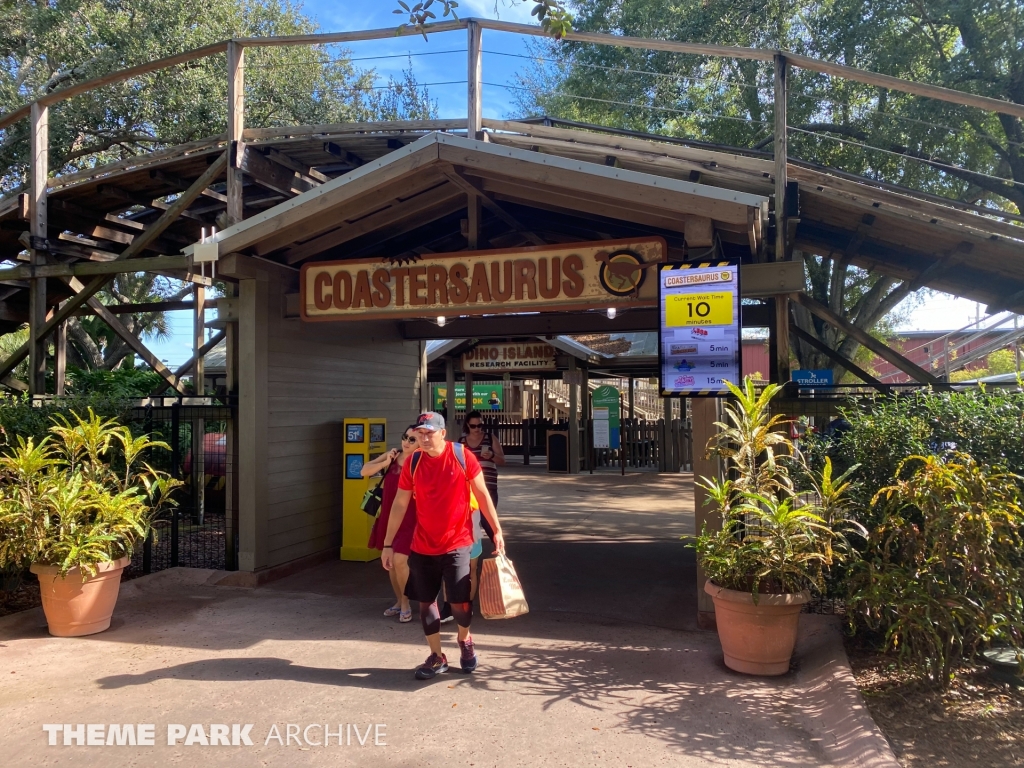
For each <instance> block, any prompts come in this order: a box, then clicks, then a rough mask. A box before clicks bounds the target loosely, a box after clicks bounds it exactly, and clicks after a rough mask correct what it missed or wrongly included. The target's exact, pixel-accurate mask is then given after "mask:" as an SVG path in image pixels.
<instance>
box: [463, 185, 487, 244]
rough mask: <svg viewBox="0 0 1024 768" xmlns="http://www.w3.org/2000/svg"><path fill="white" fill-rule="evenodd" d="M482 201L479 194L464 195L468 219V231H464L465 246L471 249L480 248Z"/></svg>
mask: <svg viewBox="0 0 1024 768" xmlns="http://www.w3.org/2000/svg"><path fill="white" fill-rule="evenodd" d="M482 203H483V201H482V200H481V199H480V195H471V194H467V195H466V214H467V219H468V224H469V226H468V231H467V232H466V246H467V247H468V248H469V250H471V251H475V250H477V249H478V248H480V219H481V217H482V216H483V205H482Z"/></svg>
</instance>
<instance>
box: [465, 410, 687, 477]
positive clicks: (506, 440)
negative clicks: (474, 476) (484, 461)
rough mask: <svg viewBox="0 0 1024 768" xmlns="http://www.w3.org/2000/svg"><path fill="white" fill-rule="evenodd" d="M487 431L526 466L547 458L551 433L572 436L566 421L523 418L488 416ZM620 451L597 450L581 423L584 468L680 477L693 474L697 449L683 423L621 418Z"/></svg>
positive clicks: (585, 423)
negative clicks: (646, 471)
mask: <svg viewBox="0 0 1024 768" xmlns="http://www.w3.org/2000/svg"><path fill="white" fill-rule="evenodd" d="M483 421H484V423H485V424H486V425H487V429H488V431H489V432H490V433H491V434H492V435H494V436H496V437H497V438H498V440H499V441H500V442H501V445H502V448H503V449H504V451H505V453H506V454H509V455H510V456H522V457H523V463H524V464H530V460H531V457H534V456H544V455H545V453H546V451H547V433H548V431H550V430H559V431H567V430H568V429H569V424H568V422H566V421H554V420H552V419H518V418H516V417H514V416H506V415H501V416H489V415H484V417H483ZM619 438H620V445H621V447H620V448H615V449H613V448H593V447H592V446H593V444H594V440H593V429H592V423H591V421H590V420H587V419H581V420H580V434H579V441H580V443H579V444H580V461H581V469H582V470H583V471H588V470H592V469H599V468H602V467H618V468H620V469H621V470H622V471H625V470H626V469H627V468H629V469H654V470H657V471H658V472H680V471H690V470H692V469H693V447H692V440H691V431H690V428H689V427H688V426H687V425H686V422H685V421H683V420H681V419H672V420H670V421H666V420H665V419H657V420H650V421H648V420H646V419H622V420H621V422H620V427H619Z"/></svg>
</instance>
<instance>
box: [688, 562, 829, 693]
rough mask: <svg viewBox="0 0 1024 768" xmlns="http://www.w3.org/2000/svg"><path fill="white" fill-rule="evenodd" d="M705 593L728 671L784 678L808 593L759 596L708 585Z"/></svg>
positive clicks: (705, 587)
mask: <svg viewBox="0 0 1024 768" xmlns="http://www.w3.org/2000/svg"><path fill="white" fill-rule="evenodd" d="M704 591H705V592H707V593H708V594H709V595H711V598H712V599H713V600H714V601H715V621H716V622H717V624H718V639H719V640H720V641H721V643H722V652H723V653H724V654H725V665H726V666H727V667H729V669H733V670H735V671H737V672H743V673H745V674H748V675H784V674H786V673H787V672H788V671H789V660H790V658H792V656H793V648H795V647H796V632H797V627H798V625H799V622H800V611H801V609H802V607H803V604H804V603H806V602H808V601H809V600H810V599H811V594H810V593H809V592H806V591H804V592H799V593H797V594H793V595H758V598H757V605H754V598H753V596H752V595H751V594H750V593H749V592H737V591H735V590H732V589H724V588H722V587H719V586H718V585H716V584H712V583H711V582H710V581H709V582H707V583H706V584H705V585H704Z"/></svg>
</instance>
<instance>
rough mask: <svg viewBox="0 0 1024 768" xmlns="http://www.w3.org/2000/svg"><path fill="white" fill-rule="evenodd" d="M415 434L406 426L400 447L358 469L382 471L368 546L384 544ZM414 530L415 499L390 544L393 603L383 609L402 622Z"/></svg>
mask: <svg viewBox="0 0 1024 768" xmlns="http://www.w3.org/2000/svg"><path fill="white" fill-rule="evenodd" d="M416 448H417V445H416V433H415V432H414V431H413V427H412V426H409V427H406V429H405V434H404V435H402V449H401V450H398V449H397V448H392V449H391V450H390V451H388V452H387V453H382V454H381V455H380V456H378V457H377V458H376V459H374V460H373V461H368V462H367V463H366V464H364V465H363V468H362V470H360V472H361V474H362V476H363V477H369V476H370V475H375V474H377V473H378V472H381V471H383V472H384V495H383V498H382V499H381V505H380V516H379V517H378V518H377V522H376V523H374V525H373V530H372V531H370V541H369V543H368V544H367V546H368V547H369V548H370V549H381V548H382V547H383V546H384V535H385V534H386V533H387V532H388V520H389V519H390V518H391V505H392V504H394V502H395V494H396V493H398V478H399V476H400V475H401V474H402V467H403V466H405V462H406V460H407V459H408V458H409V457H410V456H412V455H413V453H414V452H415V451H416ZM415 530H416V500H415V499H413V500H411V501H410V502H409V511H408V512H406V514H405V517H404V518H402V526H401V528H399V529H398V533H397V534H395V540H394V542H393V543H392V546H393V547H394V550H395V567H394V568H392V569H391V570H390V571H388V574H389V575H390V576H391V588H392V589H393V590H394V591H395V597H396V598H397V602H396V603H395V604H394V605H392V606H391V607H390V608H388V609H387V610H386V611H384V615H385V616H389V617H390V616H398V620H399V621H400V622H402V623H403V624H405V623H407V622H410V621H412V609H411V608H410V607H409V598H407V597H406V596H405V583H406V582H407V581H408V580H409V552H410V551H411V549H412V534H413V532H414V531H415Z"/></svg>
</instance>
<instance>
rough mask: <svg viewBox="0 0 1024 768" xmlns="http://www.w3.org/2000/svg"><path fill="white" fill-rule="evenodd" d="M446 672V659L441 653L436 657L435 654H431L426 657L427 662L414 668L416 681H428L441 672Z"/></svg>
mask: <svg viewBox="0 0 1024 768" xmlns="http://www.w3.org/2000/svg"><path fill="white" fill-rule="evenodd" d="M447 671H448V658H447V657H446V656H445V655H444V654H443V653H442V654H441V655H440V656H438V655H437V654H436V653H432V654H430V655H429V656H427V660H426V661H424V662H423V663H422V664H420V665H419V666H418V667H416V679H417V680H430V679H431V678H433V677H437V676H438V675H439V674H441V673H442V672H447Z"/></svg>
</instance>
